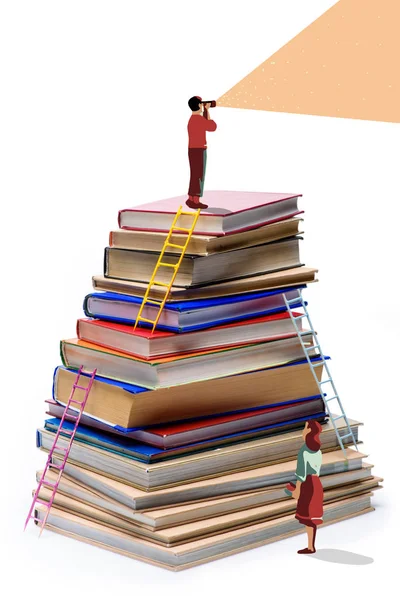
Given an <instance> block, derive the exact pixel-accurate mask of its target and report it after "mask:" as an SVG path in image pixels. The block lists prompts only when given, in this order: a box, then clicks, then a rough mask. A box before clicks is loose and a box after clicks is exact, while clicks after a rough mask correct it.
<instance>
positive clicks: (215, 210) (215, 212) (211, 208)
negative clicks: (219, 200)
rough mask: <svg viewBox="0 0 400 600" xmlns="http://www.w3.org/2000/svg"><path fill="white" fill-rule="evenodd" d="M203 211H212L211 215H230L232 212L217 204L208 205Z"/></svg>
mask: <svg viewBox="0 0 400 600" xmlns="http://www.w3.org/2000/svg"><path fill="white" fill-rule="evenodd" d="M205 212H208V213H212V214H213V215H230V214H231V213H232V211H231V210H228V209H227V208H219V207H218V206H209V207H208V208H206V210H205Z"/></svg>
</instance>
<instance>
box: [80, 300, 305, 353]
mask: <svg viewBox="0 0 400 600" xmlns="http://www.w3.org/2000/svg"><path fill="white" fill-rule="evenodd" d="M135 306H137V305H135ZM294 315H295V316H296V317H299V319H298V320H297V322H296V325H297V327H298V328H299V330H300V331H302V330H303V329H302V325H301V319H300V313H294ZM295 333H296V332H295V328H294V325H293V322H292V320H291V318H290V317H289V314H288V313H287V312H285V313H275V314H271V315H266V316H263V317H255V318H252V319H245V320H241V321H235V322H234V323H229V324H227V325H219V326H217V327H212V328H210V329H207V330H203V331H202V330H198V329H197V330H196V331H187V332H182V333H175V332H171V331H161V330H159V329H155V330H154V332H152V331H151V330H150V328H145V327H137V328H136V329H133V327H132V325H131V324H130V325H126V324H123V323H114V322H110V321H102V320H101V319H79V320H78V322H77V335H78V338H79V339H80V340H84V341H86V342H91V343H92V344H97V345H98V346H104V347H106V348H111V349H112V350H118V351H120V352H124V353H126V354H133V355H134V356H139V357H141V358H145V359H150V358H155V357H157V356H168V355H170V354H179V353H182V354H183V353H189V352H195V351H197V350H207V349H212V348H223V347H225V346H231V347H233V346H241V345H243V344H251V343H255V342H265V341H268V340H274V339H282V338H285V337H290V336H293V335H295Z"/></svg>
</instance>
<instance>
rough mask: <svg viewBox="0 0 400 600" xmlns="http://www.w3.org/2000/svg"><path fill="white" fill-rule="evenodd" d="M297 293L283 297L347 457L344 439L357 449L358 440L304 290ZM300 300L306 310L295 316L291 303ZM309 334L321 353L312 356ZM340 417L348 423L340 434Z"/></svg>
mask: <svg viewBox="0 0 400 600" xmlns="http://www.w3.org/2000/svg"><path fill="white" fill-rule="evenodd" d="M297 293H298V296H297V297H296V298H292V299H288V298H287V297H286V294H285V293H284V294H283V299H284V302H285V306H286V309H287V311H288V313H289V316H290V318H291V320H292V323H293V326H294V329H295V331H296V333H297V336H298V338H299V341H300V344H301V346H302V349H303V352H304V355H305V357H306V359H307V362H308V365H309V367H310V370H311V373H312V374H313V377H314V379H315V381H316V384H317V386H318V389H319V392H320V394H321V397H322V399H323V401H324V404H325V409H326V412H327V413H328V416H329V419H330V421H331V423H332V425H333V428H334V431H335V434H336V437H337V440H338V442H339V445H340V448H341V450H342V452H343V454H344V456H345V458H347V455H346V448H345V446H344V444H343V440H344V439H348V438H351V443H350V445H354V446H355V448H356V449H357V442H356V439H355V436H354V433H353V430H352V428H351V425H350V423H349V420H348V418H347V415H346V413H345V410H344V408H343V404H342V401H341V398H340V396H339V393H338V391H337V389H336V385H335V383H334V381H333V378H332V375H331V372H330V369H329V367H328V365H327V362H326V360H325V355H324V353H323V351H322V348H321V344H320V342H319V340H318V336H317V333H316V331H315V329H314V327H313V324H312V321H311V318H310V315H309V313H308V309H307V304H306V303H305V302H304V300H303V297H302V290H301V289H298V290H297ZM299 302H300V304H301V308H302V309H303V311H304V314H303V313H302V315H301V316H300V315H298V316H297V317H295V316H294V311H293V308H292V306H291V305H292V304H295V303H299ZM301 317H303V318H304V319H306V321H307V324H308V328H306V329H305V330H300V329H299V327H298V325H297V321H298V320H299V319H300V318H301ZM307 334H312V336H313V338H314V346H313V347H312V349H315V348H318V350H319V355H317V356H312V357H311V356H310V355H309V350H310V347H307V346H306V345H305V343H304V341H303V336H305V335H307ZM315 358H317V361H316V362H315V361H314V360H312V359H315ZM320 365H322V369H323V370H324V369H325V371H326V374H327V378H326V379H325V380H324V381H320V380H319V378H318V376H317V373H316V367H317V366H320ZM324 385H330V388H331V390H332V392H333V393H332V394H331V395H330V394H327V393H326V392H325V391H324V389H323V386H324ZM327 396H328V397H327ZM331 400H336V402H337V404H338V406H339V409H340V415H339V417H335V416H333V413H332V411H331V408H330V406H329V402H330V401H331ZM339 418H343V419H344V422H345V425H346V429H345V430H346V432H345V434H344V435H340V431H339V428H338V427H337V425H336V421H337V420H338V419H339Z"/></svg>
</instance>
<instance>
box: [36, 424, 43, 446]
mask: <svg viewBox="0 0 400 600" xmlns="http://www.w3.org/2000/svg"><path fill="white" fill-rule="evenodd" d="M41 446H42V434H41V433H40V431H39V429H37V430H36V448H41Z"/></svg>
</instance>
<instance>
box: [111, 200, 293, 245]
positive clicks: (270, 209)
mask: <svg viewBox="0 0 400 600" xmlns="http://www.w3.org/2000/svg"><path fill="white" fill-rule="evenodd" d="M300 196H301V194H277V193H268V192H242V191H206V192H205V194H204V197H203V199H204V202H205V203H206V204H208V208H207V209H206V210H204V211H202V212H201V214H200V217H199V219H198V221H197V223H196V227H195V230H194V231H195V233H197V234H201V235H207V234H210V235H216V236H221V235H225V234H227V233H238V232H241V231H246V230H249V229H255V228H257V227H260V226H262V225H267V224H268V223H273V222H276V221H281V220H284V219H288V218H291V217H294V216H296V215H299V214H301V212H302V211H300V210H299V208H298V199H299V197H300ZM186 200H187V196H177V197H174V198H167V199H165V200H158V201H156V202H148V203H146V204H139V205H138V206H135V207H134V208H125V209H123V210H120V211H119V214H118V226H119V227H120V228H121V229H136V230H145V231H146V230H150V231H162V232H168V231H169V230H170V228H171V225H172V223H173V219H174V217H175V214H176V213H177V211H178V209H179V207H180V206H184V204H185V202H186ZM194 214H195V213H194V212H193V216H194ZM192 223H193V218H192V217H191V216H189V215H188V216H185V215H183V216H182V217H181V218H180V219H179V227H185V228H190V227H191V226H192Z"/></svg>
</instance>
